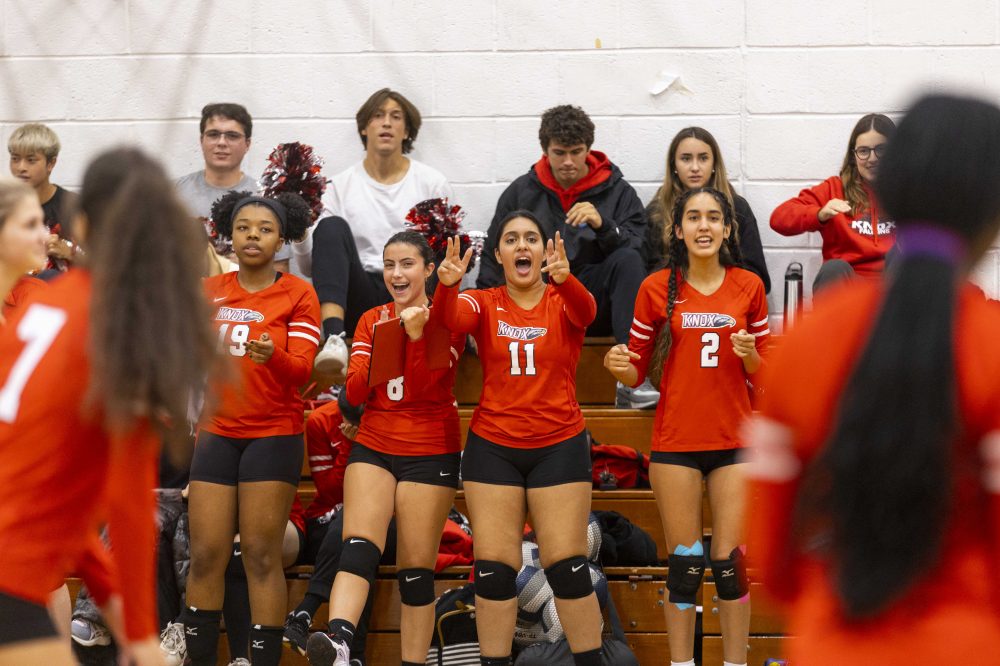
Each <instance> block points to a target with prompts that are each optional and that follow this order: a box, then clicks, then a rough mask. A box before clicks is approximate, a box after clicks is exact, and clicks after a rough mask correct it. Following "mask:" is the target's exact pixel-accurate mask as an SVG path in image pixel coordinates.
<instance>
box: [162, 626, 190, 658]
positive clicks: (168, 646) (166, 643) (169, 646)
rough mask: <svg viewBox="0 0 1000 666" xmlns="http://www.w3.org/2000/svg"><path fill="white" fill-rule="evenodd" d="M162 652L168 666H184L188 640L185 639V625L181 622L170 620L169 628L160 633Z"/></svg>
mask: <svg viewBox="0 0 1000 666" xmlns="http://www.w3.org/2000/svg"><path fill="white" fill-rule="evenodd" d="M160 652H162V653H163V661H164V663H166V665H167V666H183V664H184V660H185V659H187V641H185V640H184V625H183V624H181V623H180V622H168V623H167V628H166V629H164V630H163V633H162V634H160Z"/></svg>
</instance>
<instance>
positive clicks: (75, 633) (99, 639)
mask: <svg viewBox="0 0 1000 666" xmlns="http://www.w3.org/2000/svg"><path fill="white" fill-rule="evenodd" d="M69 628H70V635H71V636H72V637H73V640H74V641H76V642H77V643H79V644H80V645H83V646H86V647H91V646H94V645H111V634H110V633H108V630H107V629H105V628H104V627H102V626H101V625H99V624H95V623H94V622H91V621H90V620H82V619H78V620H73V621H72V622H71V623H70V625H69Z"/></svg>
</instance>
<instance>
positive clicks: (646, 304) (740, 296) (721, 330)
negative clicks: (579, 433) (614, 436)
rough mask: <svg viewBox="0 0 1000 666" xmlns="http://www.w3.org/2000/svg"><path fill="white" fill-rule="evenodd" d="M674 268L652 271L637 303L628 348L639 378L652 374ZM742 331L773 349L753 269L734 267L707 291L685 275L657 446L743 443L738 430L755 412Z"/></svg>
mask: <svg viewBox="0 0 1000 666" xmlns="http://www.w3.org/2000/svg"><path fill="white" fill-rule="evenodd" d="M670 277H671V272H670V271H669V270H667V269H663V270H660V271H657V272H655V273H653V274H652V275H650V276H649V277H647V278H646V279H645V280H644V281H643V283H642V286H641V287H640V288H639V295H638V296H637V297H636V301H635V319H634V320H633V321H632V329H631V331H630V333H629V343H628V346H629V349H630V350H631V351H633V352H635V353H637V354H639V357H640V358H639V359H638V360H636V361H633V363H634V364H635V367H636V368H637V369H638V371H639V379H638V383H641V382H642V381H643V380H644V379H645V378H646V373H647V371H648V368H649V361H650V358H651V357H652V355H653V348H654V346H655V345H656V337H657V335H659V332H660V329H661V328H662V327H663V326H664V324H665V322H666V319H667V287H668V284H669V282H668V280H669V279H670ZM741 329H743V330H745V331H747V332H748V333H752V334H753V335H754V336H756V338H757V351H758V353H759V354H760V355H761V356H762V357H763V356H765V354H766V352H767V346H768V339H769V335H770V329H768V326H767V296H766V295H765V293H764V283H763V282H761V280H760V278H759V277H757V276H756V275H754V274H753V273H751V272H750V271H746V270H743V269H742V268H735V267H730V268H727V269H726V277H725V278H724V279H723V281H722V285H721V286H720V287H719V288H718V289H717V290H716V291H715V293H713V294H711V295H709V296H706V295H705V294H702V293H701V292H699V291H697V290H696V289H694V288H693V287H691V286H690V285H689V284H688V283H687V282H685V281H683V280H682V281H681V284H680V288H679V289H678V290H677V298H676V301H675V304H674V314H673V318H672V319H671V321H670V334H671V336H672V343H671V347H670V353H669V354H668V355H667V358H666V362H665V364H664V371H663V379H662V380H661V381H660V402H659V403H658V404H657V405H656V418H655V421H654V422H653V443H652V449H653V450H654V451H715V450H720V449H732V448H736V447H738V446H740V436H739V430H740V426H741V425H742V423H743V419H744V418H745V417H746V416H747V415H748V414H749V413H750V394H749V392H748V387H747V378H748V375H747V373H746V371H745V370H744V369H743V361H742V359H740V357H738V356H737V355H736V353H735V352H734V351H733V345H732V342H730V339H729V335H730V334H731V333H736V332H738V331H740V330H741Z"/></svg>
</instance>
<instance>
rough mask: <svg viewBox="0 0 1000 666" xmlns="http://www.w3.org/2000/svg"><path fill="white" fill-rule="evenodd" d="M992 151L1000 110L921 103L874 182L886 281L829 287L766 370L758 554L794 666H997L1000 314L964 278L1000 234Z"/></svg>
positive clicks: (997, 165) (999, 135) (753, 441)
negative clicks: (997, 344)
mask: <svg viewBox="0 0 1000 666" xmlns="http://www.w3.org/2000/svg"><path fill="white" fill-rule="evenodd" d="M998 153H1000V108H998V107H997V106H996V105H994V104H993V103H991V102H986V101H979V100H974V99H964V98H955V97H945V96H931V97H924V98H923V99H921V100H920V101H918V102H917V103H916V104H915V105H914V106H913V107H912V108H911V109H910V110H909V111H908V112H907V114H906V116H905V117H904V118H903V120H902V121H901V122H900V124H899V131H898V132H897V133H896V136H895V138H894V139H893V141H892V142H891V144H890V146H889V149H888V151H887V152H886V154H885V159H884V166H885V168H884V170H883V175H882V176H881V177H880V178H879V181H878V183H877V186H876V189H877V192H878V194H879V197H880V199H881V200H882V201H883V202H884V204H885V207H886V210H887V211H888V212H889V213H890V214H892V215H893V216H894V217H895V219H896V220H897V221H898V223H899V236H898V255H897V257H896V258H895V259H894V260H893V267H892V272H891V275H890V276H887V278H886V279H885V280H880V281H875V280H866V281H862V282H861V283H860V284H853V285H850V286H849V287H847V286H844V285H841V286H840V287H835V288H831V290H830V292H829V293H828V294H826V296H825V298H824V300H823V302H822V303H819V304H818V305H817V307H816V309H815V310H814V311H813V312H812V313H810V314H809V315H808V316H807V317H805V318H804V319H803V320H802V321H801V322H799V323H798V324H796V326H795V328H794V329H793V330H792V331H791V333H790V334H789V335H788V336H787V337H786V338H785V339H784V340H783V341H782V344H781V345H780V346H779V347H778V349H777V351H776V353H775V355H774V356H773V357H772V359H770V360H769V369H767V370H766V376H765V381H764V388H765V390H764V393H763V403H762V405H761V411H760V414H759V415H758V416H757V417H756V418H755V420H754V421H753V422H752V425H751V427H750V428H748V430H747V444H748V445H749V447H750V449H749V453H751V457H750V464H749V465H747V473H748V476H749V477H750V488H749V490H748V493H747V494H748V496H749V497H753V498H754V499H753V502H754V506H753V510H752V511H750V512H749V514H748V516H747V517H748V519H749V525H750V531H749V550H748V557H749V558H750V564H751V566H752V567H754V568H755V569H757V570H758V571H759V572H760V573H761V574H762V578H763V583H764V585H765V587H766V589H767V590H768V591H770V592H771V593H772V594H774V595H777V596H779V597H781V598H782V599H784V600H785V601H786V603H787V607H786V608H787V614H788V617H789V621H790V624H789V625H788V633H789V634H790V635H793V636H795V637H796V639H795V640H794V641H793V642H792V643H791V645H790V648H789V650H788V655H787V656H788V659H789V663H791V664H797V665H806V664H808V665H809V666H834V665H837V666H839V665H840V664H913V665H926V666H931V665H936V664H994V665H995V664H998V663H1000V656H998V654H997V646H998V645H1000V605H998V603H997V595H998V592H1000V574H998V571H997V562H1000V351H998V350H997V349H995V348H994V347H993V345H991V344H988V343H987V344H984V342H986V341H988V340H991V339H993V336H994V335H995V334H996V330H997V329H998V328H1000V308H998V307H997V304H996V303H995V302H993V301H990V300H988V299H986V298H984V297H983V293H982V291H981V290H979V288H978V287H976V286H975V285H973V284H971V283H970V282H969V281H968V277H969V271H970V270H971V269H972V267H973V266H974V265H975V263H976V261H977V260H978V259H979V258H980V257H981V256H982V255H983V254H985V252H986V251H987V249H989V247H990V244H991V242H992V240H993V239H994V238H995V237H996V234H997V231H998V229H1000V162H998V161H997V159H996V156H997V154H998ZM956 173H961V174H965V175H966V177H964V178H959V179H955V178H954V175H955V174H956ZM944 182H948V183H949V184H950V187H948V188H944V189H943V188H941V187H940V185H941V183H944ZM831 332H833V333H834V334H831ZM806 387H808V389H807V390H806Z"/></svg>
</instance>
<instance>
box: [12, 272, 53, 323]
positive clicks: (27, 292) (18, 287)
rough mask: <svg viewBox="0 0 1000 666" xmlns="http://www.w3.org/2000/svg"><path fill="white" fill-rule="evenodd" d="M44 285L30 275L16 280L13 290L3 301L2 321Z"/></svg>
mask: <svg viewBox="0 0 1000 666" xmlns="http://www.w3.org/2000/svg"><path fill="white" fill-rule="evenodd" d="M46 284H47V283H46V282H45V281H44V280H39V279H38V278H36V277H32V276H30V275H25V276H23V277H22V278H21V279H20V280H18V281H17V282H16V283H15V284H14V288H13V289H11V290H10V293H9V294H7V297H6V298H4V299H3V316H4V319H6V318H8V317H10V316H11V314H12V313H13V312H14V310H16V309H17V308H19V307H20V306H21V305H22V304H23V303H24V302H25V301H26V300H27V299H28V298H29V297H30V296H31V294H32V293H34V292H35V291H37V290H38V289H44V288H45V286H46Z"/></svg>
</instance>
